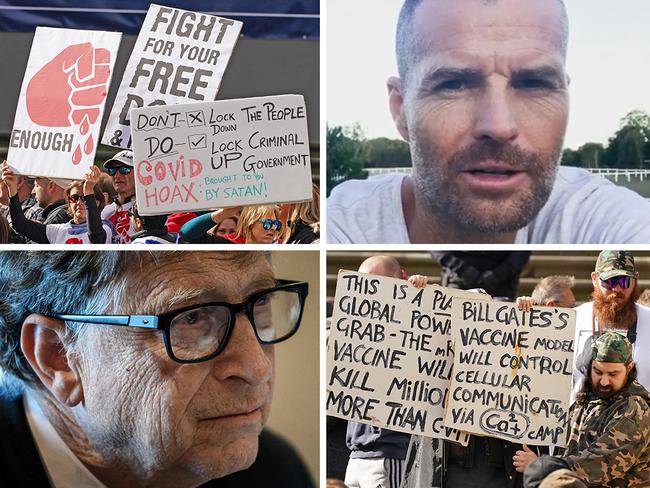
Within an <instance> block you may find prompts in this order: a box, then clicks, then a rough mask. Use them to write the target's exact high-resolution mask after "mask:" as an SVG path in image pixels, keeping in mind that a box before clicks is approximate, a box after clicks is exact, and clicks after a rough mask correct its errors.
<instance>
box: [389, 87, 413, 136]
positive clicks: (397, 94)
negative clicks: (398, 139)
mask: <svg viewBox="0 0 650 488" xmlns="http://www.w3.org/2000/svg"><path fill="white" fill-rule="evenodd" d="M386 87H387V88H388V106H389V107H390V113H391V115H392V116H393V121H394V122H395V127H396V128H397V131H398V132H399V134H400V135H401V136H402V138H403V139H404V140H405V141H407V142H408V140H409V129H408V124H407V123H406V115H405V114H404V94H403V90H402V80H401V79H399V78H397V77H396V76H391V77H390V78H388V81H387V82H386Z"/></svg>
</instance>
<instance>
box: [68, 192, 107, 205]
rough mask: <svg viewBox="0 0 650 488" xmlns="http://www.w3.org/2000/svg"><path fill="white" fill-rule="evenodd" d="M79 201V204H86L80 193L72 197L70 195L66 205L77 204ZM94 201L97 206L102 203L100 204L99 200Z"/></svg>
mask: <svg viewBox="0 0 650 488" xmlns="http://www.w3.org/2000/svg"><path fill="white" fill-rule="evenodd" d="M79 201H80V202H81V203H86V202H85V201H84V197H83V195H82V194H80V193H75V194H74V195H70V196H68V203H77V202H79ZM95 201H96V202H97V204H98V205H99V204H100V203H102V202H101V201H100V200H98V199H97V198H95Z"/></svg>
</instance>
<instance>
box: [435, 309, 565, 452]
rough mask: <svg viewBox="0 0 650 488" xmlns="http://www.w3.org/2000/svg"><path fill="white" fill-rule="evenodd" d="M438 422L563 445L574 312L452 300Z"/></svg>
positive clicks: (525, 440) (513, 438)
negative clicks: (448, 370)
mask: <svg viewBox="0 0 650 488" xmlns="http://www.w3.org/2000/svg"><path fill="white" fill-rule="evenodd" d="M451 320H452V323H453V326H452V335H453V338H454V350H455V352H456V354H455V356H454V370H453V374H452V375H451V386H450V389H449V406H448V408H447V413H446V416H445V425H446V426H449V427H454V428H457V429H461V430H463V431H467V432H471V433H475V434H480V435H488V436H492V437H499V438H501V439H506V440H509V441H513V442H518V443H522V444H524V443H525V444H533V445H549V444H554V445H557V446H564V445H566V441H567V434H568V421H569V414H568V411H569V395H570V393H571V377H572V358H573V349H574V348H573V340H574V331H575V311H574V310H571V309H566V308H554V307H536V308H534V309H533V310H532V311H531V312H522V311H519V310H518V309H517V307H516V306H515V305H514V304H511V303H503V302H492V301H479V300H474V299H455V300H454V303H453V305H452V307H451Z"/></svg>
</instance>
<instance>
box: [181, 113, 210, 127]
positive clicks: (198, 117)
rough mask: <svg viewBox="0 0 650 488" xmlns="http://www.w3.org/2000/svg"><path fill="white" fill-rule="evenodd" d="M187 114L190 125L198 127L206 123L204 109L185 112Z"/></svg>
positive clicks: (188, 124)
mask: <svg viewBox="0 0 650 488" xmlns="http://www.w3.org/2000/svg"><path fill="white" fill-rule="evenodd" d="M185 115H187V117H186V120H187V126H188V127H198V126H201V125H205V117H204V116H203V110H191V111H189V112H185Z"/></svg>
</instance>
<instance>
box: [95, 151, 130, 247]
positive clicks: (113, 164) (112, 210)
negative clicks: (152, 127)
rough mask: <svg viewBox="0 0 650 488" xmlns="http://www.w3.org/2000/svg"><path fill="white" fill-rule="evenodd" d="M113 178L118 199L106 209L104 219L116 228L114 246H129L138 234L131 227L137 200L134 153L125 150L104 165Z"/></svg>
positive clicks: (103, 213)
mask: <svg viewBox="0 0 650 488" xmlns="http://www.w3.org/2000/svg"><path fill="white" fill-rule="evenodd" d="M104 169H106V172H107V173H108V175H109V176H110V177H111V182H112V183H113V186H114V187H115V191H116V192H117V198H115V200H114V201H113V203H111V204H110V205H107V206H106V207H105V208H104V211H103V212H102V219H103V220H108V221H110V222H111V223H112V224H113V226H114V227H115V233H114V234H113V243H114V244H128V243H129V242H131V236H132V235H133V234H135V233H136V232H137V229H135V228H134V227H133V226H132V225H131V208H132V207H133V200H134V199H135V175H134V174H133V151H130V150H128V149H125V150H124V151H120V152H118V153H117V154H116V155H115V156H113V157H112V158H111V159H109V160H108V161H106V162H105V163H104Z"/></svg>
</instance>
